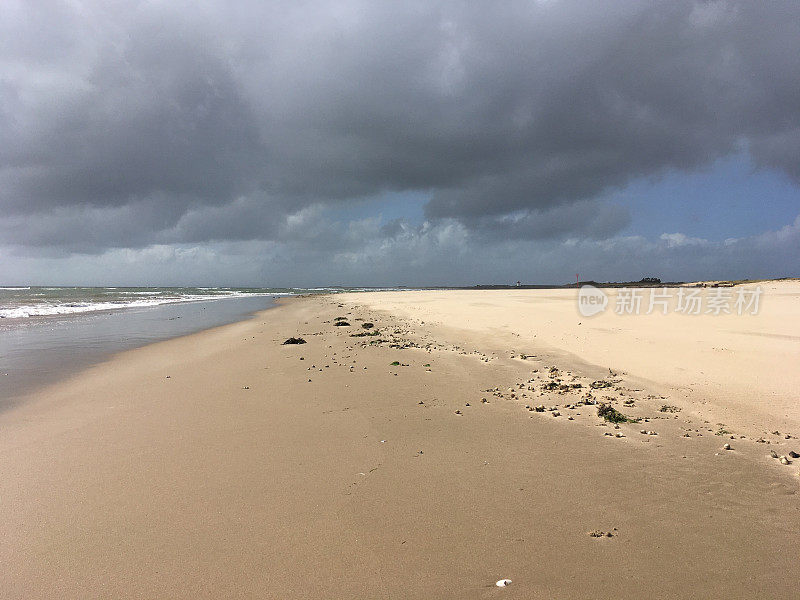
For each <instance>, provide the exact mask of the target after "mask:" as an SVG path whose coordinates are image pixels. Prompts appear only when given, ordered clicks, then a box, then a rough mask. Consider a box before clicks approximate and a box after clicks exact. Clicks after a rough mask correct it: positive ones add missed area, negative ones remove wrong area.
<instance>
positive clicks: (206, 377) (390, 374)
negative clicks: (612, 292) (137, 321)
mask: <svg viewBox="0 0 800 600" xmlns="http://www.w3.org/2000/svg"><path fill="white" fill-rule="evenodd" d="M776 289H777V290H778V291H776V292H775V294H774V299H772V300H771V296H769V295H768V294H766V292H765V298H764V304H763V310H764V313H763V315H762V316H763V317H764V318H763V319H762V318H761V317H756V318H754V319H752V320H750V321H746V320H745V318H744V317H736V318H726V317H719V318H718V317H713V319H717V320H716V321H713V322H711V319H712V317H711V316H709V317H697V318H695V319H694V321H693V324H692V325H691V326H688V325H684V324H683V323H681V322H680V321H678V320H677V319H671V317H667V319H671V321H670V323H669V324H666V323H664V324H661V325H660V327H656V326H655V325H653V324H652V323H655V322H656V319H654V318H650V317H630V319H629V320H628V321H626V322H625V323H620V321H619V319H617V320H614V318H613V317H611V316H601V317H594V318H592V319H575V316H576V312H575V307H574V297H573V298H572V300H570V299H569V297H568V296H567V295H565V294H567V293H562V292H551V291H525V292H523V291H519V292H517V291H511V292H494V291H492V292H490V291H486V292H403V293H393V294H354V295H347V296H328V297H313V298H302V299H293V300H290V301H287V302H284V303H283V305H282V306H281V307H279V308H277V309H274V310H270V311H267V312H265V313H262V314H260V315H258V316H257V317H256V318H254V319H252V320H248V321H244V322H241V323H237V324H234V325H229V326H225V327H221V328H218V329H214V330H211V331H207V332H203V333H200V334H196V335H192V336H188V337H184V338H180V339H176V340H171V341H168V342H163V343H159V344H154V345H151V346H148V347H145V348H141V349H138V350H134V351H131V352H126V353H124V354H121V355H119V356H117V357H115V358H114V359H112V360H111V361H109V362H107V363H104V364H102V365H98V366H96V367H94V368H92V369H90V370H89V371H87V372H85V373H82V374H80V375H78V376H76V377H74V378H72V379H70V380H68V381H65V382H62V383H60V384H58V385H55V386H51V387H49V388H47V389H46V390H43V391H40V392H37V393H36V394H35V395H33V396H32V397H31V398H30V399H29V400H28V402H26V403H24V404H22V405H20V406H17V407H16V408H13V409H11V410H9V411H7V412H5V413H3V414H0V431H2V435H0V511H2V520H1V521H0V569H2V571H1V572H2V586H0V596H2V597H4V598H51V597H52V598H55V597H57V598H101V597H102V598H282V599H284V598H350V597H354V598H462V599H463V598H752V597H769V598H793V597H796V596H797V577H798V574H799V573H800V569H798V561H797V554H798V549H799V548H798V541H797V540H798V539H800V537H798V536H800V510H799V509H800V502H799V501H798V496H797V491H798V482H799V481H800V480H799V479H798V477H797V471H798V466H800V459H798V462H795V463H794V464H792V465H788V466H782V465H780V464H778V461H777V460H774V459H771V458H769V457H768V452H769V450H771V449H774V450H776V451H777V452H779V453H780V454H785V453H786V452H788V451H789V450H790V449H796V450H797V451H798V452H800V444H796V442H797V441H798V440H797V439H795V438H790V439H788V440H787V439H785V435H786V433H790V435H791V434H792V433H796V434H800V431H798V428H797V427H796V425H797V423H798V420H797V419H798V412H797V406H796V405H794V404H792V402H791V399H792V397H791V394H792V392H793V391H796V390H797V389H798V388H797V386H796V384H797V377H798V373H797V368H796V364H797V360H796V359H797V358H798V354H797V352H798V337H800V336H798V324H799V323H800V319H799V318H798V316H799V315H800V310H799V309H798V306H799V305H798V298H800V295H798V290H797V288H796V287H781V286H778V288H776ZM573 296H574V291H573ZM773 300H774V301H773ZM770 306H772V308H769V307H770ZM781 307H783V308H781ZM768 311H775V312H774V314H773V312H768ZM781 315H782V316H781ZM337 316H345V317H347V319H348V322H349V323H350V326H349V327H334V326H333V320H334V318H335V317H337ZM687 318H688V317H687ZM358 319H362V320H358ZM667 319H665V321H666V320H667ZM725 319H728V320H725ZM774 319H778V320H780V319H783V322H782V323H777V324H776V323H773V320H774ZM365 321H370V322H373V323H375V326H376V327H375V328H374V329H377V330H379V331H380V332H381V333H380V335H378V336H373V337H367V336H364V337H350V336H351V334H354V333H357V332H362V331H366V330H363V329H362V328H361V327H360V325H361V323H363V322H365ZM420 321H425V323H424V324H422V323H420ZM579 322H580V323H581V325H578V324H577V323H579ZM648 323H649V324H648ZM773 326H774V327H773ZM374 329H373V330H374ZM607 329H610V330H611V331H606V330H607ZM748 330H749V331H751V333H750V334H748V333H742V332H746V331H748ZM559 332H560V333H559ZM737 332H738V333H737ZM752 332H757V333H758V334H759V335H752ZM295 335H300V336H302V337H304V338H305V339H306V340H307V342H308V343H307V344H304V345H296V346H285V345H281V342H282V341H283V340H284V339H286V338H287V337H289V336H295ZM534 335H535V337H534ZM685 336H693V337H690V338H688V339H687V338H686V337H685ZM703 340H708V341H707V342H706V346H703V347H697V346H696V345H695V342H699V341H703ZM631 341H633V342H638V346H637V347H636V348H629V347H628V345H629V342H631ZM664 343H667V344H668V346H666V347H664V346H662V344H664ZM715 347H721V348H725V349H726V350H727V351H726V352H720V354H719V356H717V355H716V354H714V353H713V352H712V351H711V350H713V348H715ZM522 352H524V353H526V354H530V355H535V356H534V357H533V358H527V359H520V358H519V354H520V353H522ZM676 353H677V356H675V354H676ZM741 353H744V357H743V355H742V354H741ZM512 355H513V357H512ZM301 357H302V360H301ZM395 361H397V362H399V363H400V364H399V365H396V366H394V365H391V364H390V363H393V362H395ZM784 361H786V362H784ZM789 361H791V362H789ZM426 365H430V366H426ZM554 365H555V366H557V370H555V371H552V370H551V367H552V366H554ZM726 365H732V366H726ZM740 366H743V368H740ZM609 367H611V368H612V370H614V373H613V374H612V373H609V371H608V368H609ZM681 368H682V369H684V371H681V370H680V369H681ZM760 370H761V371H760ZM765 370H766V371H765ZM724 373H731V377H734V379H732V380H731V379H729V378H728V377H726V376H724V375H723V374H724ZM748 373H749V375H748ZM778 374H780V377H777V375H778ZM775 378H777V381H773V380H772V379H775ZM598 380H602V381H605V382H608V383H609V387H605V388H600V389H592V388H591V387H590V386H591V383H592V382H594V381H598ZM577 384H581V386H582V387H581V388H575V387H570V389H569V390H568V391H561V390H560V389H559V388H558V386H562V385H563V386H574V385H577ZM687 385H688V386H690V387H691V390H687ZM742 386H749V387H747V389H753V390H755V391H756V392H761V395H759V394H755V395H754V396H752V397H751V398H750V399H749V400H748V398H747V396H746V395H745V394H744V392H743V391H742ZM548 387H555V388H556V389H555V390H552V391H543V390H544V389H546V388H548ZM509 388H510V389H511V390H513V391H509ZM731 389H732V390H733V391H734V392H735V391H736V390H739V391H740V392H741V394H740V395H736V396H735V397H730V398H729V397H727V396H725V395H724V393H723V394H716V393H715V394H712V393H711V392H712V391H714V390H717V391H722V392H725V391H726V390H731ZM486 390H492V391H486ZM764 390H767V392H766V393H768V394H769V396H770V397H774V398H777V399H778V401H779V402H780V403H782V404H780V408H778V409H776V408H775V405H774V404H771V403H769V402H766V401H764V399H763V398H762V395H763V394H764V393H765V392H764ZM587 392H588V393H590V394H591V396H586V394H587ZM696 394H702V395H703V398H700V397H699V396H697V395H696ZM706 394H708V396H707V397H706ZM482 398H485V399H486V400H487V402H485V403H484V402H482V401H481V400H482ZM795 398H796V396H795ZM587 399H588V400H589V401H590V402H593V401H598V400H599V401H609V402H611V401H613V402H614V403H615V404H614V405H615V406H616V407H617V408H618V409H619V410H621V411H623V412H625V413H626V414H629V415H631V416H637V417H641V418H642V421H641V422H640V423H636V424H630V423H625V424H622V425H621V426H620V429H615V428H614V427H613V425H609V424H606V423H604V422H602V421H601V420H600V419H599V418H598V417H597V415H596V408H597V407H596V406H595V405H591V404H588V405H587V404H585V403H584V400H587ZM626 400H627V401H628V405H625V404H624V403H625V401H626ZM703 400H707V401H708V403H707V404H702V401H703ZM467 404H469V406H467ZM540 404H544V405H546V407H547V408H551V407H555V408H556V411H551V410H545V411H544V412H536V411H535V410H528V409H526V408H525V406H526V405H527V406H530V407H531V408H533V407H535V406H538V405H540ZM663 404H673V405H675V406H676V407H677V408H679V409H680V412H676V413H662V412H660V411H659V408H660V407H661V406H662V405H663ZM795 404H796V402H795ZM456 411H458V412H459V413H460V414H457V412H456ZM703 411H706V412H708V411H710V412H714V411H727V412H726V414H728V415H729V417H730V419H729V421H725V428H726V429H727V430H728V431H730V432H731V433H725V434H724V435H714V433H719V429H720V426H718V425H717V423H716V422H714V421H711V422H709V423H705V422H704V418H703V416H702V415H703V414H704V413H703ZM556 413H558V414H559V415H560V416H553V415H555V414H556ZM715 414H716V413H715ZM570 418H571V419H572V420H569V419H570ZM734 419H736V420H737V421H736V422H737V425H736V426H734ZM739 421H740V422H741V423H739ZM773 422H778V423H784V425H781V427H783V429H782V430H780V434H778V435H775V434H771V433H769V432H767V434H766V435H763V434H761V433H760V430H761V429H764V426H763V425H764V424H767V423H770V424H771V423H773ZM770 426H771V425H770ZM793 428H794V429H793ZM642 429H644V430H645V431H653V432H655V433H657V434H658V435H647V434H642V433H640V430H642ZM606 434H608V435H606ZM617 435H621V436H624V437H616V436H617ZM685 435H689V437H684V436H685ZM731 435H733V436H734V437H735V439H731V437H730V436H731ZM762 435H763V437H764V438H765V441H768V442H769V444H767V443H758V442H756V440H755V439H754V438H756V437H757V436H758V437H761V436H762ZM740 436H745V437H744V438H742V437H740ZM726 442H727V443H730V444H731V445H732V448H733V449H732V450H730V451H725V450H723V449H722V446H723V444H724V443H726ZM592 531H603V532H610V533H611V534H612V537H591V536H590V535H588V534H589V532H592ZM501 578H509V579H511V580H512V581H513V583H512V584H511V585H510V586H509V587H506V588H498V587H496V586H495V585H494V582H495V581H497V580H499V579H501Z"/></svg>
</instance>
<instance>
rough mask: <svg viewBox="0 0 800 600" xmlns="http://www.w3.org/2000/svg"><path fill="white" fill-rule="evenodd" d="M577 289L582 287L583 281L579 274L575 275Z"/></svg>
mask: <svg viewBox="0 0 800 600" xmlns="http://www.w3.org/2000/svg"><path fill="white" fill-rule="evenodd" d="M575 287H581V280H580V278H579V277H578V274H577V273H575Z"/></svg>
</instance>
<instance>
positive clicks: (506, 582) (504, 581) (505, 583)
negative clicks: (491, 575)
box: [495, 579, 511, 587]
mask: <svg viewBox="0 0 800 600" xmlns="http://www.w3.org/2000/svg"><path fill="white" fill-rule="evenodd" d="M495 585H496V586H497V587H506V586H508V585H511V580H510V579H501V580H500V581H498V582H497V583H495Z"/></svg>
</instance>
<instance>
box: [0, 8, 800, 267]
mask: <svg viewBox="0 0 800 600" xmlns="http://www.w3.org/2000/svg"><path fill="white" fill-rule="evenodd" d="M798 20H800V7H798V5H797V3H796V2H794V1H793V0H787V1H779V0H776V1H771V2H763V3H762V2H752V1H750V0H739V1H736V0H730V1H726V0H719V1H715V2H694V1H688V0H668V1H667V0H665V1H662V2H636V1H626V0H618V1H614V2H594V1H592V2H589V1H585V2H578V1H566V0H564V1H561V0H548V1H541V2H534V1H528V2H508V3H501V4H497V3H493V4H484V3H460V2H435V1H430V0H426V1H424V2H403V3H388V2H387V3H384V2H372V1H369V2H367V1H365V2H347V3H342V2H335V3H334V2H330V3H327V2H317V3H298V2H271V3H262V2H253V3H251V4H248V3H235V4H234V5H230V3H224V2H218V3H215V2H205V3H200V4H198V3H189V2H185V3H183V2H138V3H137V2H132V3H107V2H100V1H98V2H73V3H69V4H67V3H63V2H50V3H46V2H31V3H28V2H17V3H14V2H9V3H4V5H3V8H0V94H1V95H0V209H2V215H0V221H2V223H0V232H3V235H4V241H5V242H6V243H7V244H8V243H13V244H17V245H21V246H26V245H28V246H39V247H41V246H48V245H49V246H53V247H61V248H64V249H66V250H69V251H76V250H82V251H97V252H99V251H101V250H103V249H104V248H107V247H139V246H146V245H148V244H169V243H183V242H203V241H209V240H226V239H230V240H258V239H261V240H280V239H288V238H290V237H291V235H293V236H295V239H301V240H307V241H308V243H309V244H312V243H314V244H317V245H319V246H321V247H325V246H326V245H327V244H328V243H330V245H332V246H337V245H342V244H344V245H346V243H349V242H347V240H348V239H350V238H348V236H351V237H352V236H353V235H356V234H354V233H353V232H352V231H350V230H349V229H348V227H347V226H345V225H341V226H340V225H335V226H326V225H325V224H323V223H319V222H316V223H315V224H313V226H312V224H310V223H309V222H307V221H304V220H303V219H304V217H303V218H299V217H298V215H301V217H302V215H304V214H306V213H303V211H304V210H316V209H319V208H320V207H324V206H335V205H337V204H339V203H341V202H343V201H347V200H350V199H353V198H357V197H368V196H372V195H375V194H378V193H380V192H384V191H427V192H428V193H430V194H431V200H430V202H429V204H428V205H427V207H426V209H425V213H426V216H427V218H428V219H431V220H433V221H442V222H445V221H447V220H455V221H456V222H458V223H460V224H461V225H463V226H464V227H466V228H467V229H468V230H470V231H473V232H475V233H476V234H477V236H478V237H479V238H480V237H481V236H489V237H491V236H498V235H499V236H503V237H508V238H510V239H546V238H554V237H562V238H563V237H582V236H586V237H591V238H599V239H602V238H604V237H609V236H613V235H614V234H616V233H618V232H619V231H621V230H622V229H623V228H624V227H625V226H626V225H627V224H628V222H629V218H628V216H627V214H626V213H625V212H624V211H623V210H622V209H621V208H619V207H615V206H609V205H604V204H603V203H602V202H601V201H598V200H594V198H596V197H597V196H598V195H600V194H601V193H602V192H603V191H605V190H608V189H610V188H614V187H618V186H622V185H624V184H626V183H627V182H629V181H631V180H632V179H634V178H637V177H641V176H653V175H658V174H660V173H663V172H665V171H667V170H669V169H687V170H691V169H696V168H699V167H702V166H704V165H707V164H709V163H710V162H711V161H713V160H715V159H716V158H718V157H721V156H724V155H727V154H729V153H731V152H733V151H735V150H741V149H742V148H745V149H748V150H749V151H750V152H751V153H752V155H753V157H754V160H755V162H756V164H758V165H760V166H764V167H770V168H777V169H781V170H783V171H785V172H786V173H787V174H788V175H789V176H791V177H792V178H794V180H795V181H796V182H800V162H799V161H800V159H798V157H799V156H800V152H798V148H799V147H800V97H799V90H800V61H798V60H797V59H796V57H797V56H799V55H800V36H798V35H797V25H798ZM315 207H316V208H315ZM298 218H299V219H300V222H303V223H305V224H304V225H303V226H302V227H299V226H298V225H297V223H298ZM355 227H356V229H357V226H355ZM397 227H398V225H397V224H395V225H393V226H390V227H388V228H387V229H386V230H385V231H384V232H383V234H381V235H387V236H388V235H390V234H391V233H392V232H395V233H396V232H397ZM390 229H391V230H392V231H390ZM290 233H291V235H290ZM326 235H330V236H333V237H337V236H338V237H337V239H338V240H339V241H336V240H331V241H330V242H326V241H325V240H319V239H316V241H315V238H318V237H319V236H323V237H324V236H326ZM371 239H372V238H371ZM374 239H380V237H377V238H374ZM342 240H344V241H342Z"/></svg>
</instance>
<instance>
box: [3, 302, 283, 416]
mask: <svg viewBox="0 0 800 600" xmlns="http://www.w3.org/2000/svg"><path fill="white" fill-rule="evenodd" d="M221 302H228V303H231V304H220V303H221ZM241 303H246V304H254V303H258V304H266V307H264V306H260V307H259V308H252V307H238V306H236V305H238V304H241ZM274 305H275V298H274V297H269V296H263V297H248V298H220V299H217V300H200V301H193V302H182V303H179V302H176V303H165V304H162V305H158V306H152V307H147V308H128V309H122V310H108V311H96V312H94V313H87V314H78V315H74V316H67V317H65V316H63V315H62V316H46V317H42V318H37V320H36V321H35V322H33V323H28V324H24V325H23V326H17V327H16V328H7V329H5V330H0V335H2V336H3V337H2V338H1V339H0V354H5V355H6V361H5V363H4V364H3V365H2V366H3V368H2V371H0V376H2V377H3V379H4V381H3V384H4V388H3V397H2V398H0V411H3V410H6V409H8V408H9V407H10V406H14V405H15V404H18V403H19V402H23V401H24V398H25V397H26V396H29V395H31V394H35V393H36V392H37V391H38V390H41V389H43V388H46V387H47V386H49V385H54V384H58V383H59V382H60V381H63V380H64V379H66V378H69V377H72V376H76V375H79V374H80V373H81V372H82V371H84V370H86V369H88V368H91V367H92V366H94V365H97V364H100V363H103V362H105V361H108V360H109V359H111V358H113V357H114V356H115V355H117V354H120V353H123V352H126V351H128V350H133V349H135V348H141V347H144V346H147V345H149V344H152V343H158V342H161V341H166V340H170V339H174V338H177V337H182V336H186V335H192V334H194V333H199V332H201V331H205V330H207V329H213V328H215V327H220V326H225V325H229V324H232V323H235V322H237V321H239V320H246V319H248V318H252V317H253V316H254V315H255V314H256V313H258V312H260V311H262V310H269V309H270V308H272V307H273V306H274ZM207 309H211V310H208V311H207ZM179 319H180V321H179Z"/></svg>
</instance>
